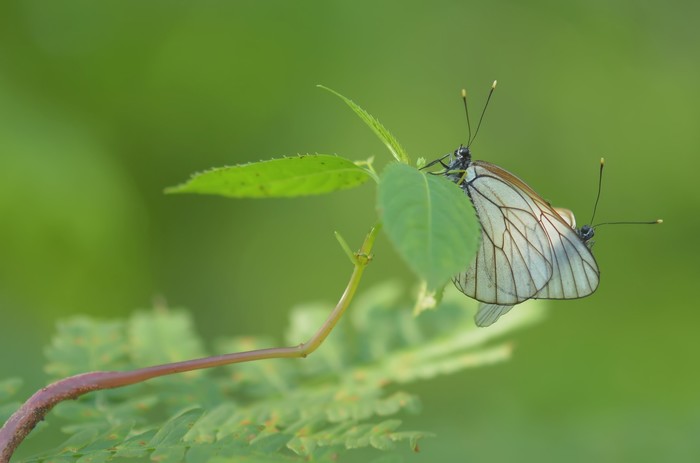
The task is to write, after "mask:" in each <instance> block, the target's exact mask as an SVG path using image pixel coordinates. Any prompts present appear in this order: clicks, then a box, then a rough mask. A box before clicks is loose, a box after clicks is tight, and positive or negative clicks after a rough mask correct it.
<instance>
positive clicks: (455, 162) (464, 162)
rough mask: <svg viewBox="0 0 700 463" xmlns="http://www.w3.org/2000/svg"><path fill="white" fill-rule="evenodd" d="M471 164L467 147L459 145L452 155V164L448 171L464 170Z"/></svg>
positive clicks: (470, 156)
mask: <svg viewBox="0 0 700 463" xmlns="http://www.w3.org/2000/svg"><path fill="white" fill-rule="evenodd" d="M471 162H472V153H471V151H469V147H468V146H462V145H460V147H459V148H457V149H456V150H455V152H454V154H453V155H452V162H450V166H449V168H448V170H466V168H467V167H469V164H471Z"/></svg>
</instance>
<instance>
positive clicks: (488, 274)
mask: <svg viewBox="0 0 700 463" xmlns="http://www.w3.org/2000/svg"><path fill="white" fill-rule="evenodd" d="M464 187H465V188H466V190H467V192H468V194H469V197H470V198H471V200H472V203H473V204H474V208H475V209H476V212H477V215H478V217H479V221H480V222H481V226H482V241H481V246H480V248H479V250H478V252H477V256H476V258H475V260H474V262H473V263H472V264H471V265H470V267H469V268H468V269H467V271H466V272H464V273H462V274H460V275H458V276H457V277H456V278H455V284H456V285H457V287H458V288H459V289H460V290H461V291H462V292H463V293H465V294H466V295H467V296H470V297H472V298H474V299H477V300H479V301H481V302H486V303H489V304H493V305H494V306H508V305H513V304H518V303H520V302H523V301H525V300H527V299H530V298H536V299H574V298H579V297H584V296H587V295H589V294H591V293H592V292H593V291H595V289H596V288H597V287H598V282H599V277H600V273H599V270H598V266H597V264H596V262H595V259H594V257H593V254H592V253H591V251H590V249H589V248H588V246H587V245H586V243H585V242H584V241H583V240H581V238H580V237H579V236H578V233H577V231H576V230H575V229H574V228H573V227H574V226H575V222H574V218H573V214H572V213H571V212H570V211H566V210H562V209H559V210H557V209H555V208H553V207H552V206H551V205H550V204H549V203H548V202H547V201H545V200H544V199H542V197H541V196H540V195H538V194H537V193H536V192H535V191H534V190H532V188H530V187H529V186H528V185H527V184H525V182H523V181H522V180H520V179H519V178H518V177H516V176H515V175H513V174H511V173H510V172H508V171H506V170H504V169H502V168H500V167H498V166H495V165H493V164H490V163H487V162H483V161H473V162H472V163H471V164H470V165H469V167H468V168H467V172H466V177H465V183H464ZM508 310H510V308H507V309H506V308H505V307H502V308H501V309H500V313H498V315H497V316H496V317H495V318H493V317H490V316H489V317H487V314H493V313H496V312H497V311H496V310H495V309H493V308H488V307H487V308H486V309H485V311H484V313H485V315H484V316H483V318H484V320H486V321H488V320H491V319H492V320H493V321H491V323H493V322H495V320H496V319H498V317H499V316H500V315H502V314H504V313H505V312H507V311H508ZM477 318H479V316H478V315H477Z"/></svg>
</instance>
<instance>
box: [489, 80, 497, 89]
mask: <svg viewBox="0 0 700 463" xmlns="http://www.w3.org/2000/svg"><path fill="white" fill-rule="evenodd" d="M497 83H498V81H497V80H494V81H493V84H491V88H496V84H497Z"/></svg>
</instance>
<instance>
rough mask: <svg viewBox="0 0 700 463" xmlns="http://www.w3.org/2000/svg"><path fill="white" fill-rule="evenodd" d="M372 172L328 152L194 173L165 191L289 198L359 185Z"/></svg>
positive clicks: (237, 196) (242, 196) (239, 196)
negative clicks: (181, 182) (180, 183)
mask: <svg viewBox="0 0 700 463" xmlns="http://www.w3.org/2000/svg"><path fill="white" fill-rule="evenodd" d="M369 178H370V173H369V172H368V171H367V170H366V169H364V168H362V167H360V166H358V165H356V164H355V163H353V162H352V161H350V160H348V159H344V158H341V157H338V156H331V155H327V154H307V155H303V156H297V157H290V158H282V159H272V160H269V161H260V162H252V163H250V164H241V165H237V166H229V167H219V168H216V169H211V170H208V171H205V172H201V173H198V174H194V175H193V176H192V178H191V179H190V180H188V181H187V182H185V183H183V184H182V185H178V186H174V187H170V188H166V190H165V192H166V193H200V194H213V195H221V196H227V197H231V198H290V197H294V196H309V195H320V194H325V193H331V192H333V191H338V190H344V189H347V188H353V187H356V186H359V185H361V184H363V183H365V182H366V181H367V179H369Z"/></svg>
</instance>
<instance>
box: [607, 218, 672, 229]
mask: <svg viewBox="0 0 700 463" xmlns="http://www.w3.org/2000/svg"><path fill="white" fill-rule="evenodd" d="M661 223H664V221H663V220H662V219H656V220H651V221H649V222H603V223H599V224H596V225H594V226H593V228H598V227H600V226H601V225H657V224H661Z"/></svg>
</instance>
